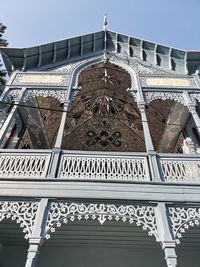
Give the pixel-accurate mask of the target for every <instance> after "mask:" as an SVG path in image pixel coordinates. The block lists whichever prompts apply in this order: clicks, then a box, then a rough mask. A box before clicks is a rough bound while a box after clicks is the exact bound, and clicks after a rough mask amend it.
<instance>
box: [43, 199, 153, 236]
mask: <svg viewBox="0 0 200 267" xmlns="http://www.w3.org/2000/svg"><path fill="white" fill-rule="evenodd" d="M74 220H79V221H80V220H98V221H99V222H100V224H103V223H104V222H105V221H107V220H108V221H111V220H115V221H121V222H129V223H130V224H132V223H134V222H135V223H136V225H137V226H142V227H143V230H147V231H148V234H149V235H154V236H155V237H156V239H157V238H158V233H157V226H156V219H155V207H154V206H139V205H137V206H133V205H127V206H124V205H121V206H116V205H113V204H84V203H80V204H79V203H66V202H52V203H51V208H50V212H49V215H48V221H47V226H46V235H45V237H46V238H47V239H49V238H50V233H51V232H55V229H56V227H60V226H61V225H62V223H67V222H68V221H72V222H73V221H74Z"/></svg>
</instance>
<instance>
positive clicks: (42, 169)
mask: <svg viewBox="0 0 200 267" xmlns="http://www.w3.org/2000/svg"><path fill="white" fill-rule="evenodd" d="M49 159H50V155H24V154H22V155H13V153H12V154H11V155H8V154H6V155H3V154H0V177H5V178H7V177H10V178H23V177H30V178H31V177H32V178H33V177H34V178H42V177H45V176H46V173H47V168H48V164H49Z"/></svg>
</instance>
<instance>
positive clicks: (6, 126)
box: [0, 87, 26, 148]
mask: <svg viewBox="0 0 200 267" xmlns="http://www.w3.org/2000/svg"><path fill="white" fill-rule="evenodd" d="M25 91H26V88H25V87H23V88H21V92H20V94H19V96H18V97H17V98H16V99H15V101H14V105H13V107H12V109H11V111H10V113H9V115H8V116H7V118H6V120H5V121H4V123H3V125H2V127H1V129H0V148H3V147H4V142H3V141H4V138H5V136H6V134H7V133H8V131H9V130H10V129H11V128H12V126H13V125H12V124H13V122H14V119H15V116H16V114H17V112H18V104H19V103H20V101H21V99H22V98H23V95H24V93H25ZM1 101H4V99H1Z"/></svg>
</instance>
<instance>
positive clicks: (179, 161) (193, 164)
mask: <svg viewBox="0 0 200 267" xmlns="http://www.w3.org/2000/svg"><path fill="white" fill-rule="evenodd" d="M160 166H161V172H162V176H163V179H164V181H165V182H171V183H176V182H178V183H200V159H198V158H185V157H181V156H180V157H179V158H177V157H176V158H171V159H170V158H164V157H162V158H161V159H160Z"/></svg>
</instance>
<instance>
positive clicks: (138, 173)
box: [58, 153, 150, 181]
mask: <svg viewBox="0 0 200 267" xmlns="http://www.w3.org/2000/svg"><path fill="white" fill-rule="evenodd" d="M120 154H121V153H120ZM58 177H59V178H66V179H75V180H113V181H150V175H149V169H148V162H147V156H144V155H140V154H135V156H132V155H130V154H128V155H123V154H121V155H119V153H118V154H110V153H107V154H105V153H104V154H101V153H98V154H97V153H92V154H89V155H84V154H82V155H81V154H80V153H79V154H78V153H77V154H73V153H71V154H69V153H64V154H63V155H62V157H61V163H60V170H59V174H58Z"/></svg>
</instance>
